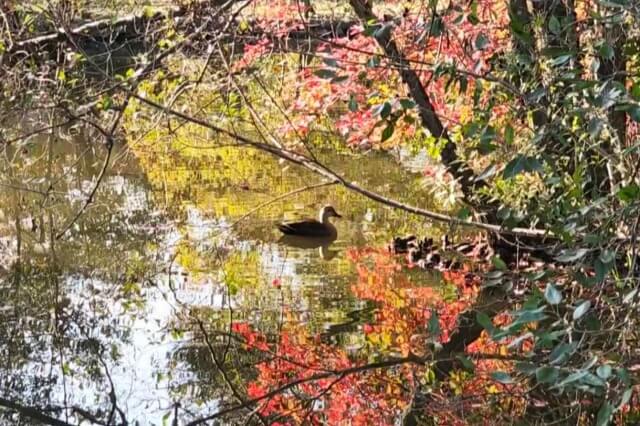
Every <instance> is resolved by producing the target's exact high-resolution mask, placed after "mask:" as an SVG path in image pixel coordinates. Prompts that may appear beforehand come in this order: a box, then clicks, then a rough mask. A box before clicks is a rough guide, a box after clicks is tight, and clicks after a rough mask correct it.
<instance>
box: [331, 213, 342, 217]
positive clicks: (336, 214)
mask: <svg viewBox="0 0 640 426" xmlns="http://www.w3.org/2000/svg"><path fill="white" fill-rule="evenodd" d="M333 213H334V215H335V217H342V215H340V214H338V212H333Z"/></svg>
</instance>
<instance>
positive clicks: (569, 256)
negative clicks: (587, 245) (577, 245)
mask: <svg viewBox="0 0 640 426" xmlns="http://www.w3.org/2000/svg"><path fill="white" fill-rule="evenodd" d="M588 252H589V250H587V249H582V248H581V249H577V250H564V251H562V253H561V254H560V255H559V256H556V260H557V261H558V262H562V263H570V262H575V261H577V260H580V259H582V258H583V257H584V256H585V255H586V254H587V253H588Z"/></svg>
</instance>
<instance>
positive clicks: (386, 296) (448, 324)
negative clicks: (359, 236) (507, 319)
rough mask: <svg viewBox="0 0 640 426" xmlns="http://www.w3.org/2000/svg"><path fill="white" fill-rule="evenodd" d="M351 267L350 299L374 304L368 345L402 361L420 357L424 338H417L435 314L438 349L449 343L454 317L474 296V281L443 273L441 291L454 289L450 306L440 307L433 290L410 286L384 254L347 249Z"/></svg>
mask: <svg viewBox="0 0 640 426" xmlns="http://www.w3.org/2000/svg"><path fill="white" fill-rule="evenodd" d="M348 256H349V258H350V260H351V261H352V262H354V263H355V264H356V268H357V271H358V281H357V283H356V284H354V285H353V287H352V291H353V293H354V294H355V295H356V296H357V297H359V298H361V299H366V300H372V301H375V302H377V304H378V309H377V310H376V314H375V320H376V321H375V323H374V324H371V325H365V327H364V331H365V333H366V334H367V336H369V338H370V340H373V342H374V343H378V344H379V345H380V346H381V349H383V350H386V349H393V351H399V352H400V353H402V354H403V355H405V356H406V355H408V354H409V352H413V353H418V354H419V353H421V352H422V351H423V350H424V348H423V343H424V340H425V339H426V338H430V337H435V336H427V335H424V334H423V331H424V330H425V328H426V325H427V323H428V321H429V319H430V318H431V315H432V314H433V312H436V313H437V316H438V321H439V328H440V335H439V336H437V337H436V340H438V341H439V342H441V343H446V342H447V341H448V340H449V337H450V334H451V332H452V331H453V330H454V329H455V327H456V322H457V318H458V315H459V314H460V313H461V312H462V311H464V310H465V309H467V308H468V307H469V305H470V304H471V303H473V301H474V300H475V298H476V296H477V294H478V283H479V281H478V277H477V276H474V275H471V274H469V273H468V272H467V271H465V270H457V271H444V272H443V273H442V278H443V281H444V285H445V286H446V285H453V286H455V289H456V292H457V297H456V299H455V300H448V301H445V300H444V299H443V296H442V291H441V290H440V288H438V287H433V286H425V285H420V283H416V282H413V281H410V280H409V278H408V276H407V274H406V270H405V269H404V268H403V266H402V264H401V263H400V260H399V259H398V258H397V257H394V256H392V255H390V254H389V253H388V251H386V250H384V249H377V250H373V249H353V250H350V251H349V252H348Z"/></svg>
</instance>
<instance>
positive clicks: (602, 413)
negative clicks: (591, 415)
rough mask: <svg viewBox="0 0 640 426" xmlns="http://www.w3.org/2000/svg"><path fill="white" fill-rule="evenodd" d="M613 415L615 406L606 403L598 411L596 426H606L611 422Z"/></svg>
mask: <svg viewBox="0 0 640 426" xmlns="http://www.w3.org/2000/svg"><path fill="white" fill-rule="evenodd" d="M612 415H613V405H611V404H610V403H609V401H606V402H605V403H604V404H602V406H601V407H600V410H598V416H597V417H596V426H606V425H608V424H609V421H610V420H611V416H612Z"/></svg>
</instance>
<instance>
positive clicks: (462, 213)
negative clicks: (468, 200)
mask: <svg viewBox="0 0 640 426" xmlns="http://www.w3.org/2000/svg"><path fill="white" fill-rule="evenodd" d="M456 216H457V217H458V219H460V220H467V219H469V217H470V216H471V209H469V207H467V206H463V207H462V208H460V210H458V213H457V214H456Z"/></svg>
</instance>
